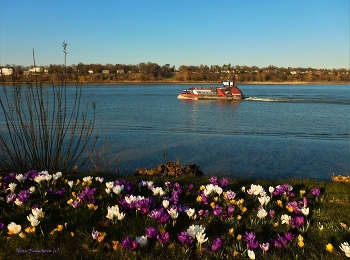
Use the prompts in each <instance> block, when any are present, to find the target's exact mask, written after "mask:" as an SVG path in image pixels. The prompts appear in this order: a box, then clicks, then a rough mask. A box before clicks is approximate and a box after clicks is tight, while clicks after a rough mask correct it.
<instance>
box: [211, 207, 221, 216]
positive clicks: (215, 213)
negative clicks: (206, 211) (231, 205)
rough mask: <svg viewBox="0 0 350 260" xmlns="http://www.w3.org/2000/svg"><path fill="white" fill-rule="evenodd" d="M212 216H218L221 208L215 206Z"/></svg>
mask: <svg viewBox="0 0 350 260" xmlns="http://www.w3.org/2000/svg"><path fill="white" fill-rule="evenodd" d="M213 214H214V215H215V216H220V215H221V214H222V208H221V207H220V206H219V205H216V206H215V208H214V209H213Z"/></svg>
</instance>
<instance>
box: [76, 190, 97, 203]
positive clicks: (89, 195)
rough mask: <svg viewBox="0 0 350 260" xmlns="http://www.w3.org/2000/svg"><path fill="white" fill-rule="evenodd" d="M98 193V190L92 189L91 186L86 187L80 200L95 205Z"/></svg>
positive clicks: (79, 196) (80, 195)
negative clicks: (94, 197)
mask: <svg viewBox="0 0 350 260" xmlns="http://www.w3.org/2000/svg"><path fill="white" fill-rule="evenodd" d="M95 193H96V188H90V187H89V186H86V187H85V188H84V189H83V191H82V192H81V193H80V194H79V195H78V198H79V199H80V200H81V201H82V202H85V203H88V204H95V199H93V196H94V195H95Z"/></svg>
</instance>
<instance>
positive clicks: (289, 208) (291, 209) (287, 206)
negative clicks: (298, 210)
mask: <svg viewBox="0 0 350 260" xmlns="http://www.w3.org/2000/svg"><path fill="white" fill-rule="evenodd" d="M286 209H287V210H288V211H289V212H293V211H294V209H293V207H292V206H290V205H286Z"/></svg>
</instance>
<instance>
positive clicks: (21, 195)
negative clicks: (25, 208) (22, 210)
mask: <svg viewBox="0 0 350 260" xmlns="http://www.w3.org/2000/svg"><path fill="white" fill-rule="evenodd" d="M29 195H30V191H29V190H20V191H19V192H18V195H17V199H18V200H19V201H20V202H22V203H24V202H26V201H27V200H28V199H29Z"/></svg>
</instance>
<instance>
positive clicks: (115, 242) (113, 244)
mask: <svg viewBox="0 0 350 260" xmlns="http://www.w3.org/2000/svg"><path fill="white" fill-rule="evenodd" d="M118 246H119V241H114V240H112V247H113V250H115V251H116V250H117V249H118Z"/></svg>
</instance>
